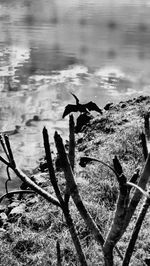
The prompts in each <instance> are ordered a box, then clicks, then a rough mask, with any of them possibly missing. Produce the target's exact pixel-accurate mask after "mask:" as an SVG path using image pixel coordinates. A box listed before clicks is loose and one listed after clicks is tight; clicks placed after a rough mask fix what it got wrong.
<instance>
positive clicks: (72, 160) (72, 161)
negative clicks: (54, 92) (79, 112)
mask: <svg viewBox="0 0 150 266" xmlns="http://www.w3.org/2000/svg"><path fill="white" fill-rule="evenodd" d="M74 128H75V126H74V118H73V115H70V117H69V160H70V164H71V167H72V170H74V164H75V134H74Z"/></svg>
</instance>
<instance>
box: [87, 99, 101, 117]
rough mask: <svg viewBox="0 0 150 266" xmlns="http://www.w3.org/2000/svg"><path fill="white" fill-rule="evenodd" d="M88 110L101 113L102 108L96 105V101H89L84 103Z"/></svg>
mask: <svg viewBox="0 0 150 266" xmlns="http://www.w3.org/2000/svg"><path fill="white" fill-rule="evenodd" d="M84 106H85V107H86V108H87V109H88V110H89V111H96V112H98V113H100V114H102V110H101V109H100V108H99V107H98V106H97V104H96V103H93V102H92V101H91V102H89V103H86V104H85V105H84Z"/></svg>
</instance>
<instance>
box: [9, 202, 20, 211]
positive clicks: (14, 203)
mask: <svg viewBox="0 0 150 266" xmlns="http://www.w3.org/2000/svg"><path fill="white" fill-rule="evenodd" d="M19 204H20V202H19V201H13V202H12V203H11V204H9V205H8V206H7V208H8V210H9V211H11V210H12V209H13V208H15V207H17V206H18V205H19Z"/></svg>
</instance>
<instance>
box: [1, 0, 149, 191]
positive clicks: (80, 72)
mask: <svg viewBox="0 0 150 266" xmlns="http://www.w3.org/2000/svg"><path fill="white" fill-rule="evenodd" d="M149 11H150V4H149V0H145V1H142V0H134V1H132V3H130V1H128V0H124V1H120V2H119V0H101V1H99V0H88V1H87V0H84V1H78V0H73V1H70V0H65V1H61V0H53V1H48V0H23V1H19V0H12V1H11V2H10V1H8V0H5V1H1V3H0V32H1V35H0V96H1V97H0V132H5V131H9V132H13V131H14V130H15V128H16V126H19V127H18V128H19V132H18V133H17V134H11V142H12V146H13V151H14V154H15V157H16V159H17V162H18V164H19V166H20V167H22V168H24V169H26V170H27V169H28V170H29V171H30V170H31V169H32V168H34V167H36V165H37V161H38V159H39V158H40V157H41V156H43V142H42V133H41V132H42V129H43V126H44V125H46V126H47V128H48V130H49V132H50V139H51V141H52V136H53V133H54V131H55V130H57V131H59V132H60V133H61V134H62V135H63V137H64V138H67V134H68V133H67V128H68V118H66V119H64V120H62V113H63V110H64V107H65V105H66V104H67V103H68V102H70V103H73V102H74V99H73V98H72V96H71V94H70V93H69V92H73V93H75V94H77V96H78V97H79V99H80V100H81V101H82V102H83V103H84V102H86V101H89V100H93V101H95V102H96V103H97V104H98V105H99V106H100V107H101V108H102V107H103V106H104V105H105V104H106V103H107V102H116V101H120V100H123V99H127V98H129V97H131V96H132V97H134V96H137V95H140V94H142V93H143V94H149V89H150V73H149V72H150V18H149ZM35 116H38V118H39V119H38V120H34V119H33V117H35ZM29 122H30V123H29ZM0 171H1V181H0V184H1V187H2V189H1V191H2V190H3V189H4V185H3V180H5V179H6V174H5V172H4V171H3V169H2V165H1V164H0ZM14 182H15V181H14ZM14 185H15V184H14V183H13V185H12V186H14Z"/></svg>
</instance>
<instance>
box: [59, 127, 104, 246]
mask: <svg viewBox="0 0 150 266" xmlns="http://www.w3.org/2000/svg"><path fill="white" fill-rule="evenodd" d="M54 138H55V143H56V147H57V150H58V153H59V155H60V159H61V160H62V162H63V170H64V173H65V178H66V182H67V185H68V188H69V189H70V194H71V196H72V198H73V201H74V203H75V205H76V207H77V209H78V211H79V213H80V215H81V216H82V218H83V219H84V221H85V223H86V224H87V226H88V227H89V229H90V230H91V231H92V233H93V234H94V236H95V238H96V240H97V241H98V242H99V243H100V244H101V245H102V246H103V243H104V239H103V236H102V234H101V232H100V231H99V228H98V227H97V225H96V223H95V222H94V221H93V219H92V217H91V215H90V214H89V212H88V211H87V210H86V208H85V206H84V204H83V202H82V199H81V197H80V194H79V191H78V187H77V184H76V182H75V179H74V176H73V172H72V168H71V165H70V163H69V160H68V156H67V154H66V152H65V148H64V145H63V142H62V138H61V137H60V135H59V134H58V133H57V132H55V136H54Z"/></svg>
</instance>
